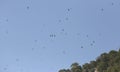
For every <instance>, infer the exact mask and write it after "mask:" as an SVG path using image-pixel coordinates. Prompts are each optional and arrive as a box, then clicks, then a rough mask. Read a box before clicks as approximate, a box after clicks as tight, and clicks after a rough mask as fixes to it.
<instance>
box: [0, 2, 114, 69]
mask: <svg viewBox="0 0 120 72" xmlns="http://www.w3.org/2000/svg"><path fill="white" fill-rule="evenodd" d="M111 5H114V3H111ZM26 9H27V10H29V9H30V6H27V7H26ZM71 10H72V8H68V9H67V11H68V12H70V11H71ZM101 11H104V8H101ZM65 20H66V21H68V20H69V18H68V17H66V18H65ZM6 22H9V20H8V19H6ZM58 22H60V23H61V22H62V20H59V21H58ZM0 23H1V22H0ZM61 31H62V32H64V34H65V35H67V32H65V29H64V28H63V29H61ZM8 32H9V31H8V30H6V34H8ZM77 35H80V34H77ZM49 37H50V38H56V37H57V35H56V34H50V35H49ZM86 37H87V38H88V37H89V35H86ZM34 42H35V43H37V42H38V40H34ZM94 44H95V41H94V40H93V41H92V42H91V43H90V46H93V45H94ZM81 48H84V46H81ZM34 50H35V48H32V51H34ZM62 53H63V54H66V51H62ZM15 61H16V62H19V61H20V59H19V58H16V59H15ZM7 67H8V65H6V67H4V68H3V70H4V71H7V69H8V68H7Z"/></svg>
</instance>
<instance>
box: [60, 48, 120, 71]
mask: <svg viewBox="0 0 120 72" xmlns="http://www.w3.org/2000/svg"><path fill="white" fill-rule="evenodd" d="M95 70H97V71H98V72H120V49H119V50H118V51H115V50H111V51H110V52H109V53H103V54H101V55H100V56H99V57H98V58H97V59H96V61H90V63H85V64H84V65H82V66H80V65H79V64H78V63H73V64H72V65H71V68H70V69H67V70H66V69H62V70H59V72H95Z"/></svg>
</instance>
